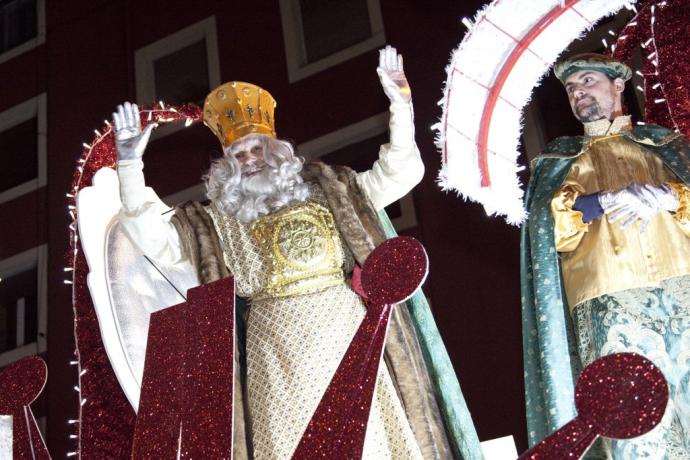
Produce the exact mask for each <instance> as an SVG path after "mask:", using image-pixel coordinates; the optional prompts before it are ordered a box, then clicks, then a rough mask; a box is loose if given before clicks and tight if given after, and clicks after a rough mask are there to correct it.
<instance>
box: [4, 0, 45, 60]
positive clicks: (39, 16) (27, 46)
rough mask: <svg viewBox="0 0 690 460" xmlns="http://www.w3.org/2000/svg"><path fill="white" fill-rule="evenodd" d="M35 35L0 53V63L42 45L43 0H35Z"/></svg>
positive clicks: (43, 32) (43, 24) (43, 29)
mask: <svg viewBox="0 0 690 460" xmlns="http://www.w3.org/2000/svg"><path fill="white" fill-rule="evenodd" d="M36 21H37V22H38V23H37V24H36V36H35V37H34V38H32V39H31V40H28V41H26V42H24V43H22V44H21V45H17V46H15V47H14V48H10V49H8V50H7V51H5V52H4V53H2V54H0V64H2V63H3V62H6V61H9V60H10V59H13V58H15V57H17V56H19V55H20V54H24V53H26V52H27V51H29V50H32V49H34V48H36V47H37V46H39V45H42V44H43V43H44V42H45V41H46V5H45V0H36Z"/></svg>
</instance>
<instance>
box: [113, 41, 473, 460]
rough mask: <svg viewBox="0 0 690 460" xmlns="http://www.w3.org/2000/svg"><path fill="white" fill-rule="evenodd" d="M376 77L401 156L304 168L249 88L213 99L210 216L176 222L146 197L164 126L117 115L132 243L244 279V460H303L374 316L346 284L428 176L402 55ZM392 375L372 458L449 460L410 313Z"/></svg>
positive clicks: (189, 213)
mask: <svg viewBox="0 0 690 460" xmlns="http://www.w3.org/2000/svg"><path fill="white" fill-rule="evenodd" d="M377 72H378V75H379V77H380V80H381V84H382V86H383V90H384V92H385V93H386V95H387V96H388V98H389V99H390V101H391V105H390V114H391V115H390V143H389V144H385V145H382V146H381V149H380V153H379V159H378V160H377V161H376V162H375V163H374V165H373V167H372V168H371V169H370V170H368V171H365V172H362V173H355V172H353V171H352V170H350V169H348V168H344V167H330V166H327V165H325V164H323V163H309V164H306V165H305V164H303V160H302V159H301V158H300V157H298V156H296V155H295V151H294V148H293V146H292V145H291V144H290V143H288V142H286V141H283V140H280V139H278V138H277V137H276V133H275V125H274V123H275V120H274V117H273V112H274V108H275V101H274V99H273V97H272V96H271V95H270V94H269V93H268V92H267V91H266V90H264V89H262V88H259V87H257V86H255V85H252V84H249V83H244V82H230V83H226V84H224V85H222V86H220V87H218V88H216V89H215V90H213V91H212V92H211V93H210V94H209V96H208V97H207V98H206V101H205V104H204V115H203V116H204V123H205V124H206V126H208V127H209V128H210V129H211V130H212V131H213V132H214V134H216V136H218V138H219V139H220V142H221V144H222V145H223V152H224V155H223V156H222V158H220V159H218V160H216V161H215V162H214V163H213V164H212V165H211V167H210V169H209V171H208V173H207V174H206V175H205V176H204V180H205V183H206V189H207V196H208V198H209V200H210V204H209V205H202V204H200V203H187V204H184V205H182V206H178V207H177V208H176V212H175V216H174V217H173V218H172V219H171V221H167V220H166V219H164V218H163V217H162V216H161V215H160V214H159V212H157V211H156V210H155V209H154V206H152V205H150V203H148V202H147V201H146V196H147V195H146V194H145V193H144V189H145V185H144V176H143V173H142V169H143V162H142V159H141V158H142V155H143V153H144V149H145V147H146V143H147V141H148V138H149V135H150V133H151V129H152V127H147V128H146V130H144V131H143V132H142V130H141V125H140V121H139V115H138V109H137V107H136V105H130V104H129V103H125V104H124V105H122V106H119V107H118V111H117V112H116V113H114V114H113V118H114V126H115V137H116V145H117V152H118V175H119V179H120V195H121V199H122V209H121V211H120V215H119V219H120V222H121V224H122V226H123V227H124V229H125V231H126V233H127V234H128V235H129V237H130V239H131V240H132V241H133V242H134V243H135V245H136V246H137V247H138V248H139V249H140V250H141V251H142V252H143V253H144V254H145V255H147V256H148V257H149V258H151V259H153V260H154V261H155V262H157V263H158V264H161V265H162V266H163V267H166V266H167V267H170V266H174V265H175V264H178V263H181V262H182V261H191V262H192V265H194V266H195V268H196V270H197V272H198V276H199V279H200V281H201V282H202V283H206V282H211V281H214V280H216V279H219V278H222V277H225V276H229V275H232V276H234V278H235V283H236V292H237V295H238V296H240V297H242V298H245V299H247V301H248V306H249V307H248V310H247V314H246V318H244V319H245V320H246V375H245V377H244V380H246V386H245V387H244V389H241V388H240V386H239V383H238V382H237V381H236V386H235V388H236V390H235V392H234V395H235V396H234V397H235V407H236V409H235V416H234V417H235V434H234V438H235V442H234V452H235V458H246V457H252V456H253V458H257V459H259V458H261V459H263V458H289V457H290V456H291V455H292V454H293V452H294V450H295V448H296V447H297V445H298V443H299V441H300V438H301V436H302V434H303V433H304V431H305V429H306V427H307V425H308V423H309V421H310V419H311V417H312V415H313V413H314V411H315V409H316V407H317V406H318V404H319V402H320V400H321V397H322V396H323V394H324V391H325V390H326V388H327V386H328V384H329V383H330V380H331V378H332V376H333V374H334V372H335V370H336V369H337V367H338V365H339V363H340V360H341V358H342V357H343V355H344V354H345V351H346V350H347V347H348V345H349V343H350V340H351V338H352V337H353V335H354V333H355V332H356V330H357V328H358V326H359V324H360V322H361V320H362V318H363V317H364V314H365V305H364V303H363V301H362V299H361V298H360V297H359V296H358V295H357V294H356V293H355V292H354V291H353V289H352V288H351V287H350V285H349V284H348V278H349V276H348V274H349V273H350V272H352V270H353V267H355V264H360V265H361V264H362V263H363V261H364V259H365V258H366V257H367V255H368V254H369V253H370V252H371V250H372V249H373V248H374V247H375V245H376V244H378V243H380V242H381V241H383V240H384V239H385V238H386V236H385V233H384V231H383V228H382V227H381V224H380V222H379V220H378V217H377V212H378V211H380V210H382V209H383V208H384V207H385V206H387V205H388V204H390V203H392V202H394V201H395V200H397V199H399V198H400V197H402V196H403V195H405V194H406V193H407V192H409V191H410V190H411V189H412V188H413V187H414V186H415V185H416V184H417V183H418V182H419V181H420V180H421V178H422V176H423V173H424V165H423V163H422V160H421V158H420V154H419V150H418V149H417V146H416V144H415V140H414V124H413V112H412V104H411V93H410V87H409V85H408V83H407V80H406V77H405V74H404V72H403V63H402V57H401V56H399V55H398V53H397V52H396V50H395V49H394V48H391V47H387V48H386V49H384V50H381V52H380V57H379V67H378V68H377ZM406 315H407V316H406ZM441 347H442V346H441ZM385 362H386V364H385V365H382V366H381V368H380V370H379V374H378V379H377V386H376V391H375V395H374V399H373V403H372V407H371V414H370V418H369V424H368V428H367V433H366V439H365V444H364V457H365V458H375V459H384V458H395V459H407V458H415V459H421V458H427V459H429V458H449V457H451V456H452V453H451V447H450V443H449V439H448V436H447V434H446V431H447V428H448V422H447V421H446V422H445V425H444V421H443V420H442V419H441V417H440V415H439V406H438V404H437V400H436V398H435V397H434V390H433V389H432V385H431V380H430V379H429V376H428V374H427V372H426V368H425V366H424V359H423V358H422V357H421V353H420V347H419V343H418V342H417V337H416V336H415V332H414V328H412V327H411V323H410V320H409V313H406V312H402V313H400V312H399V313H397V314H396V318H395V319H394V320H393V321H392V326H391V330H390V333H389V339H388V343H387V345H386V360H385ZM389 369H391V370H392V371H389ZM237 374H240V372H236V375H237ZM391 375H393V376H394V377H395V378H391ZM459 396H460V398H462V395H459ZM242 398H244V401H241V399H242ZM463 405H464V401H463ZM237 407H243V408H244V410H239V409H237ZM465 410H466V409H465ZM468 419H469V417H468ZM451 431H452V430H451ZM472 436H475V437H476V435H475V434H474V433H473V432H472V433H470V436H469V437H468V439H469V440H473V438H472ZM468 439H464V440H462V442H463V443H465V445H467V443H468ZM470 444H471V442H470Z"/></svg>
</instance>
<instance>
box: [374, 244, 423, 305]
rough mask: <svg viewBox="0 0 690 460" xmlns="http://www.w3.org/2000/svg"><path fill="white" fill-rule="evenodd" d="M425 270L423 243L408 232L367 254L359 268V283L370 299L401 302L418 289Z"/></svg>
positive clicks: (381, 301)
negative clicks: (360, 272)
mask: <svg viewBox="0 0 690 460" xmlns="http://www.w3.org/2000/svg"><path fill="white" fill-rule="evenodd" d="M428 273H429V258H428V257H427V255H426V251H425V250H424V246H422V244H421V243H420V242H419V241H417V240H416V239H414V238H412V237H411V236H399V237H397V238H391V239H390V240H386V241H384V242H383V243H381V244H380V245H378V246H377V247H376V249H374V251H373V252H372V253H371V254H370V255H369V257H368V258H367V260H366V261H365V262H364V267H363V268H362V287H363V289H364V292H365V293H366V295H367V299H368V300H369V301H370V302H372V303H380V304H394V303H400V302H404V301H405V300H407V299H409V298H410V297H411V296H412V294H414V293H415V291H416V290H417V289H419V287H420V286H421V285H422V283H423V282H424V280H425V279H426V276H427V274H428Z"/></svg>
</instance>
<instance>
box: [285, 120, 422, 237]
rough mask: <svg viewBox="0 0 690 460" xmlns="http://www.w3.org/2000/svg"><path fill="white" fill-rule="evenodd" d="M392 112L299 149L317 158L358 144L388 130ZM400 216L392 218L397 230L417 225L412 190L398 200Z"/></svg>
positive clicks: (312, 157)
mask: <svg viewBox="0 0 690 460" xmlns="http://www.w3.org/2000/svg"><path fill="white" fill-rule="evenodd" d="M389 119H390V112H381V113H379V114H377V115H374V116H372V117H369V118H366V119H364V120H362V121H359V122H357V123H353V124H351V125H348V126H345V127H343V128H340V129H338V130H335V131H332V132H330V133H328V134H325V135H323V136H319V137H317V138H314V139H312V140H310V141H307V142H304V143H302V144H300V145H298V146H297V151H298V153H299V154H300V155H302V156H303V157H304V158H305V159H306V160H315V159H318V158H320V157H322V156H324V155H326V154H329V153H331V152H334V151H336V150H339V149H341V148H343V147H347V146H348V145H352V144H356V143H357V142H361V141H364V140H366V139H369V138H371V137H374V136H378V135H379V134H383V133H385V132H387V131H388V122H389ZM398 201H399V203H400V217H396V218H395V219H391V221H392V223H393V226H394V227H395V229H396V230H397V231H399V232H400V231H403V230H407V229H408V228H412V227H415V226H416V225H417V212H416V210H415V207H414V199H413V198H412V191H410V192H409V193H407V195H405V196H403V197H402V198H400V200H398Z"/></svg>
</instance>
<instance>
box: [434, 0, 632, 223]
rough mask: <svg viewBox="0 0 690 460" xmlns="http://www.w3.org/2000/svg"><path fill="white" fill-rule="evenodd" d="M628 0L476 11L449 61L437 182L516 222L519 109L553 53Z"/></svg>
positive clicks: (509, 3)
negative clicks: (440, 160) (440, 159)
mask: <svg viewBox="0 0 690 460" xmlns="http://www.w3.org/2000/svg"><path fill="white" fill-rule="evenodd" d="M632 3H634V0H529V1H525V0H494V1H493V2H492V3H491V4H489V5H487V6H485V7H484V8H482V9H481V10H480V11H479V12H477V14H476V16H475V18H474V21H472V23H471V24H469V26H470V30H469V32H468V33H467V34H466V35H465V37H464V39H463V40H462V42H461V43H460V45H459V46H458V48H457V49H456V50H455V51H453V54H452V57H451V61H450V64H449V65H448V67H447V69H446V70H447V72H448V77H447V80H446V86H445V89H444V97H443V99H442V100H441V101H440V103H439V104H440V105H441V106H442V107H443V115H442V117H441V120H440V122H439V123H437V124H436V125H434V129H436V130H437V131H438V132H437V137H436V145H437V146H438V148H439V149H440V150H441V152H442V156H443V158H442V162H443V166H442V168H441V171H440V173H439V178H438V182H439V184H440V185H441V187H442V188H443V189H444V190H455V191H456V192H458V194H460V195H462V196H463V197H464V198H465V199H470V200H472V201H476V202H479V203H481V204H482V205H483V206H484V209H485V210H486V213H487V214H488V215H502V216H505V218H506V221H507V222H508V223H510V224H513V225H519V224H521V223H522V222H524V220H525V219H526V217H527V213H526V211H525V209H524V205H523V201H522V198H523V195H524V192H523V190H522V186H521V184H520V181H519V179H518V172H519V171H520V170H522V169H523V168H524V167H523V166H520V165H518V163H517V158H518V155H519V151H518V144H519V141H520V135H521V132H522V110H523V108H524V106H525V105H526V104H527V103H528V102H529V98H530V95H531V93H532V89H533V88H534V87H535V86H537V84H538V83H539V81H540V80H541V78H542V76H543V75H544V74H545V73H546V72H547V71H548V70H549V69H550V68H551V66H552V65H553V63H554V62H555V61H556V58H557V57H558V55H559V54H560V53H561V52H562V51H563V50H564V49H565V48H566V47H567V46H568V45H569V44H570V43H571V42H572V41H573V40H575V39H577V38H578V37H580V36H581V35H582V33H583V32H585V31H587V30H589V29H591V28H592V27H593V26H594V24H595V23H596V22H597V21H598V20H599V19H601V18H603V17H605V16H608V15H611V14H614V13H615V12H617V11H618V10H620V9H621V8H622V7H628V8H632Z"/></svg>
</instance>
